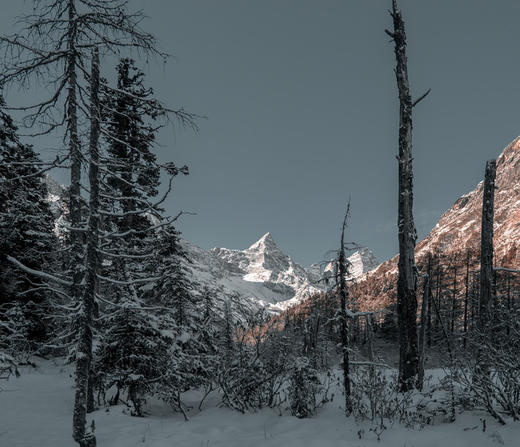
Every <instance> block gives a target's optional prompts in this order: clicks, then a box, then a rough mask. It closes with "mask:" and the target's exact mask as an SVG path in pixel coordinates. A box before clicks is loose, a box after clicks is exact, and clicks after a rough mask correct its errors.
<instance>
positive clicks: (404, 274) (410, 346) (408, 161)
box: [387, 0, 422, 391]
mask: <svg viewBox="0 0 520 447" xmlns="http://www.w3.org/2000/svg"><path fill="white" fill-rule="evenodd" d="M392 6H393V8H392V12H391V15H392V18H393V23H394V31H393V32H390V31H387V34H389V35H390V36H391V37H392V39H393V40H394V43H395V57H396V61H397V67H396V69H395V74H396V78H397V87H398V89H399V103H400V111H399V156H398V162H399V200H398V203H399V205H398V228H399V265H398V267H399V273H398V279H397V315H398V323H399V386H400V390H401V391H408V390H410V389H411V388H412V387H413V386H414V383H415V379H416V376H417V369H418V355H417V321H416V319H417V296H416V290H417V267H416V266H415V241H416V238H417V233H416V229H415V224H414V220H413V168H412V108H413V105H414V104H413V102H412V95H411V93H410V85H409V82H408V67H407V59H406V33H405V27H404V21H403V18H402V16H401V11H399V10H398V8H397V0H393V2H392ZM420 99H422V98H420ZM416 102H417V101H416Z"/></svg>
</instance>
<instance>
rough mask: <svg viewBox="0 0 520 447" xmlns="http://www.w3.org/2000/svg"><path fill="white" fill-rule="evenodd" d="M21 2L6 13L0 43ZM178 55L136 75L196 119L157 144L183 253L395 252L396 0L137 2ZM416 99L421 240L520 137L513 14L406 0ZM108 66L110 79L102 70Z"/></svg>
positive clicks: (472, 3)
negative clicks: (343, 243)
mask: <svg viewBox="0 0 520 447" xmlns="http://www.w3.org/2000/svg"><path fill="white" fill-rule="evenodd" d="M30 4H31V2H30V1H26V2H20V1H18V0H3V1H2V14H1V17H0V29H2V30H4V32H5V31H6V30H12V21H13V17H14V16H15V15H16V14H19V13H20V12H21V11H22V8H23V7H25V8H26V10H27V8H29V7H30ZM131 4H133V5H134V6H136V7H138V8H142V9H143V10H144V11H145V13H146V14H147V15H148V16H149V19H148V20H147V21H146V22H145V23H143V27H145V28H146V29H148V30H151V31H153V32H154V33H155V34H156V35H157V37H158V38H159V40H160V43H161V47H162V48H163V49H164V50H166V51H168V52H170V53H172V54H173V55H175V58H174V59H172V60H171V61H170V62H169V63H168V64H167V65H166V66H162V65H158V64H156V63H150V64H149V65H147V66H146V67H145V68H146V71H147V73H149V77H148V80H149V82H150V84H152V85H153V86H154V88H155V90H156V93H157V96H159V97H161V98H163V99H164V100H165V102H167V103H168V104H170V105H183V106H184V107H185V108H187V109H188V110H190V111H193V112H196V113H199V114H201V115H205V116H207V117H208V119H207V120H202V121H201V122H200V132H199V133H198V134H193V133H190V132H189V131H182V130H177V131H175V132H174V131H173V130H171V129H170V130H165V131H164V132H163V133H162V134H161V138H160V140H161V142H162V144H163V146H164V147H163V149H162V151H161V152H162V154H161V156H162V158H163V159H172V160H174V161H176V162H177V163H178V164H184V163H186V164H188V165H189V167H190V170H191V174H190V176H188V177H186V178H182V179H179V180H178V181H177V183H176V188H175V191H174V193H173V194H172V196H171V198H170V199H169V201H168V203H167V209H168V211H169V212H170V213H172V214H173V213H176V212H178V211H179V210H185V211H192V212H196V213H197V215H196V216H186V217H185V218H183V219H182V221H180V222H179V229H180V230H181V231H182V232H183V235H184V237H185V238H186V239H188V240H190V241H192V242H194V243H196V244H198V245H200V246H202V247H204V248H211V247H214V246H222V247H227V248H245V247H247V246H249V245H250V244H252V243H253V242H254V241H256V240H257V239H258V238H259V237H260V236H262V235H263V234H264V233H266V232H268V231H269V232H271V233H272V235H273V237H274V238H275V240H276V241H277V243H278V244H279V246H280V247H281V248H282V249H283V250H285V251H286V252H287V253H288V254H290V255H291V256H292V257H293V258H294V259H295V261H297V262H299V263H301V264H303V265H308V264H311V263H313V262H318V261H320V260H321V259H322V258H323V255H324V253H325V252H326V251H327V250H329V249H333V248H335V247H336V246H337V245H338V240H339V227H340V224H341V220H342V215H343V213H344V209H345V204H346V201H347V199H348V197H349V196H351V198H352V218H351V221H350V228H349V235H348V239H349V240H352V241H356V242H358V243H361V244H364V245H367V246H368V247H370V248H371V249H372V250H373V251H374V252H375V254H376V256H377V257H378V258H379V259H380V260H381V261H382V260H384V259H386V258H388V257H391V256H393V255H394V254H395V253H396V252H397V232H396V219H397V218H396V209H397V161H396V159H395V155H396V154H397V149H398V148H397V126H398V102H397V87H396V84H395V77H394V72H393V68H394V65H395V62H394V54H393V47H392V44H391V43H390V42H389V38H388V36H387V35H386V34H385V33H384V28H385V27H386V28H390V27H391V25H392V24H391V18H390V16H389V15H388V12H387V10H388V8H389V7H390V5H391V2H390V0H319V1H318V0H256V1H253V0H148V1H142V0H132V1H131ZM400 6H401V8H402V10H403V14H404V18H405V20H406V25H407V31H408V39H409V52H408V58H409V68H410V82H411V86H412V90H413V93H414V95H415V96H419V95H420V94H422V93H423V92H424V91H425V90H426V89H427V88H429V87H431V88H432V93H431V94H430V96H429V97H428V98H427V99H426V100H425V101H423V102H421V104H420V105H419V106H417V108H416V109H415V112H414V155H415V162H414V163H415V188H416V189H415V191H416V194H415V198H416V201H415V208H414V210H415V217H416V224H417V227H418V232H419V238H422V237H424V236H425V235H426V234H427V233H428V232H429V231H430V230H431V228H432V227H433V226H434V225H435V223H436V221H437V219H438V218H439V217H440V215H441V214H442V213H443V212H444V211H445V210H446V209H448V208H449V207H450V206H451V205H452V204H453V202H454V201H455V200H456V199H457V198H458V197H459V196H460V195H462V194H464V193H466V192H468V191H470V190H471V189H473V188H474V187H475V185H476V184H477V183H478V182H479V181H480V179H481V178H482V177H483V172H484V164H485V160H486V159H489V158H494V157H496V156H498V154H499V153H500V152H501V150H502V148H503V147H505V146H506V145H507V143H509V142H510V141H511V140H513V139H514V138H515V137H516V136H518V134H519V133H520V125H519V119H520V108H519V107H518V104H519V103H520V31H519V30H520V28H519V26H518V23H519V19H520V2H519V1H518V0H496V1H489V0H436V1H431V0H401V1H400ZM109 68H110V67H106V66H105V71H106V70H108V69H109Z"/></svg>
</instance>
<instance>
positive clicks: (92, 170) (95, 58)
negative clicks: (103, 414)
mask: <svg viewBox="0 0 520 447" xmlns="http://www.w3.org/2000/svg"><path fill="white" fill-rule="evenodd" d="M99 111H100V107H99V53H98V51H97V50H96V49H95V50H94V51H93V55H92V73H91V79H90V121H91V126H90V145H89V149H90V150H89V152H90V154H89V155H90V163H89V183H90V200H89V205H90V216H89V221H88V233H87V265H86V272H87V273H86V284H85V288H84V293H83V299H82V303H81V305H82V306H81V314H80V328H79V339H78V347H77V352H76V394H75V400H74V413H73V433H72V434H73V438H74V440H75V441H76V442H77V443H78V444H79V445H80V447H93V446H95V445H96V438H95V436H94V433H93V432H87V431H86V418H87V400H88V399H87V395H88V391H89V390H88V387H89V376H90V367H91V361H92V319H93V313H94V307H95V293H96V282H97V277H96V274H97V268H98V251H97V250H98V239H99V234H98V225H99V173H98V171H99V169H98V166H99V147H98V143H99V129H100V127H99V118H100V113H99Z"/></svg>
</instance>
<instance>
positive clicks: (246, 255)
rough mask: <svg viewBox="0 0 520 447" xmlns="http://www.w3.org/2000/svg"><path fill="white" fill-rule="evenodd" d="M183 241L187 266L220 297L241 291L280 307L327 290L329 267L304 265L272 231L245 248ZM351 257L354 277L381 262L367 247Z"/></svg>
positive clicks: (254, 304) (249, 298)
mask: <svg viewBox="0 0 520 447" xmlns="http://www.w3.org/2000/svg"><path fill="white" fill-rule="evenodd" d="M182 244H183V246H184V248H185V250H186V252H187V253H188V258H189V259H190V260H191V262H190V263H189V264H188V265H187V269H188V270H189V271H190V274H191V276H192V278H193V279H194V280H195V281H197V282H198V283H200V284H202V285H203V286H204V285H206V286H208V287H210V288H211V289H215V288H216V289H217V290H219V292H218V294H219V295H221V297H226V296H230V295H232V294H239V295H240V296H241V297H242V298H243V299H245V300H247V302H248V303H249V304H250V305H251V306H252V307H262V306H263V307H267V308H269V309H271V310H273V311H280V310H283V309H286V308H287V307H290V306H292V305H295V304H298V303H300V302H301V301H303V300H304V299H306V298H307V297H309V296H310V295H312V294H314V293H319V292H323V291H324V290H325V284H324V283H323V282H320V280H321V278H322V277H323V270H326V269H327V268H325V269H322V268H320V266H319V265H318V264H314V265H313V266H311V267H309V268H307V269H305V268H303V267H302V266H300V265H299V264H297V263H295V262H294V261H293V260H292V259H291V257H290V256H288V255H287V254H285V253H284V252H283V251H282V250H281V249H280V248H279V247H278V245H277V244H276V242H275V241H274V239H273V237H272V235H271V234H270V233H266V234H265V235H263V236H262V237H261V238H260V239H259V240H258V241H257V242H255V243H254V244H252V245H251V246H250V247H249V248H246V249H245V250H231V249H228V248H213V249H211V250H204V249H202V248H199V247H197V246H195V245H193V244H191V243H190V242H188V241H185V240H183V241H182ZM349 260H350V262H351V263H352V268H351V272H352V274H351V277H357V276H359V275H362V274H364V273H366V272H368V271H370V270H371V269H372V268H374V267H376V266H377V265H378V264H377V260H376V258H375V256H374V254H373V253H372V252H371V251H370V250H368V249H363V250H361V251H360V252H356V253H354V254H353V255H352V256H350V258H349Z"/></svg>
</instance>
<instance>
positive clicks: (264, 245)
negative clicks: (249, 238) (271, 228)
mask: <svg viewBox="0 0 520 447" xmlns="http://www.w3.org/2000/svg"><path fill="white" fill-rule="evenodd" d="M247 250H248V251H267V250H269V251H280V249H279V248H278V245H276V242H275V241H274V239H273V236H272V235H271V233H269V232H268V233H265V234H264V235H263V236H262V237H261V238H260V239H258V241H256V242H255V243H254V244H253V245H251V246H250V247H249V248H248V249H247Z"/></svg>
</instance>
